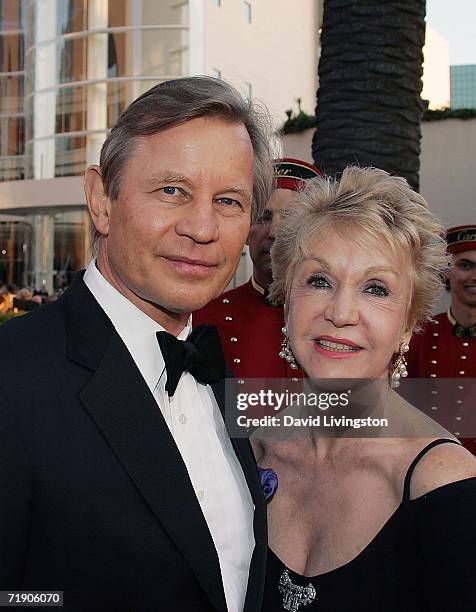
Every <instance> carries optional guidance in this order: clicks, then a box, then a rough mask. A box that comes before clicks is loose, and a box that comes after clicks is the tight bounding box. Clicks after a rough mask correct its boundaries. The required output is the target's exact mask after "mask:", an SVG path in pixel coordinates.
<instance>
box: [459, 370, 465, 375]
mask: <svg viewBox="0 0 476 612" xmlns="http://www.w3.org/2000/svg"><path fill="white" fill-rule="evenodd" d="M458 374H459V375H460V376H464V375H465V374H466V372H465V371H464V370H460V371H459V372H458Z"/></svg>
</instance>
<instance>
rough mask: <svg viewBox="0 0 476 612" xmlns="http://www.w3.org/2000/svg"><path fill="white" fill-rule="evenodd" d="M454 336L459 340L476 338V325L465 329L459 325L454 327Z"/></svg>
mask: <svg viewBox="0 0 476 612" xmlns="http://www.w3.org/2000/svg"><path fill="white" fill-rule="evenodd" d="M453 334H454V335H455V336H458V338H476V325H471V326H470V327H463V326H462V325H460V324H459V323H456V324H455V325H454V326H453Z"/></svg>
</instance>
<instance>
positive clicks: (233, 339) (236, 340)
mask: <svg viewBox="0 0 476 612" xmlns="http://www.w3.org/2000/svg"><path fill="white" fill-rule="evenodd" d="M230 341H231V342H238V338H237V337H236V336H232V337H231V338H230Z"/></svg>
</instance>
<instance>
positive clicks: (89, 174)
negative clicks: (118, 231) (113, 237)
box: [84, 166, 111, 236]
mask: <svg viewBox="0 0 476 612" xmlns="http://www.w3.org/2000/svg"><path fill="white" fill-rule="evenodd" d="M84 191H85V193H86V201H87V203H88V209H89V214H90V215H91V219H92V222H93V223H94V227H95V228H96V229H97V231H98V232H99V233H100V234H102V235H103V236H107V235H108V233H109V218H110V217H109V213H110V210H111V201H110V200H109V198H108V197H107V195H106V193H105V191H104V185H103V182H102V176H101V168H100V167H99V166H89V168H88V169H87V170H86V172H85V174H84Z"/></svg>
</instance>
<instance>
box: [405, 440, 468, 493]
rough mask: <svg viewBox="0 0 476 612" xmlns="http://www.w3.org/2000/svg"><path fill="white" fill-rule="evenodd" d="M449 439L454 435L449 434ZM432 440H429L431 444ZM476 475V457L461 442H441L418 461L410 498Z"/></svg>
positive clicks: (412, 480)
mask: <svg viewBox="0 0 476 612" xmlns="http://www.w3.org/2000/svg"><path fill="white" fill-rule="evenodd" d="M448 439H452V436H450V435H449V434H448ZM430 442H431V440H427V441H426V443H427V444H429V443H430ZM474 477H476V457H474V455H472V454H471V453H470V452H469V451H468V450H466V449H465V448H464V447H463V446H461V444H451V443H446V444H439V445H438V446H434V447H433V448H431V449H430V450H429V451H428V452H427V453H426V454H425V455H424V456H423V457H422V458H421V459H420V461H419V462H418V464H417V465H416V467H415V470H414V472H413V475H412V479H411V487H410V498H411V499H416V498H417V497H421V496H422V495H425V494H426V493H429V492H430V491H433V490H434V489H437V488H438V487H442V486H444V485H447V484H450V483H452V482H457V481H459V480H465V479H467V478H474Z"/></svg>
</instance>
